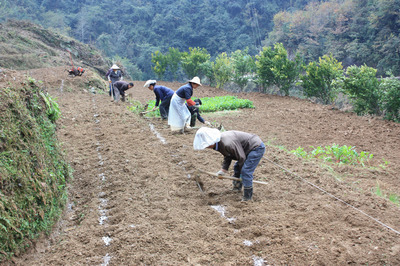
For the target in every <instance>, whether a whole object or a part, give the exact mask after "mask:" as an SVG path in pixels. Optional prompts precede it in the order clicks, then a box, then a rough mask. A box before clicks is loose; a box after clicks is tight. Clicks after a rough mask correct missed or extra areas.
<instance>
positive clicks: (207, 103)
mask: <svg viewBox="0 0 400 266" xmlns="http://www.w3.org/2000/svg"><path fill="white" fill-rule="evenodd" d="M201 102H202V105H201V107H200V112H203V113H211V112H217V111H225V110H237V109H241V108H254V104H253V102H252V101H250V100H248V99H240V98H238V97H236V96H216V97H204V98H201ZM147 104H148V106H147V110H146V111H149V110H151V109H153V108H154V106H155V104H156V101H155V100H150V101H149V102H147ZM146 116H150V117H154V116H160V112H159V111H158V110H156V111H154V112H151V113H147V114H146Z"/></svg>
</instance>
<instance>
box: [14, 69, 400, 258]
mask: <svg viewBox="0 0 400 266" xmlns="http://www.w3.org/2000/svg"><path fill="white" fill-rule="evenodd" d="M63 70H64V68H57V69H51V70H50V71H49V70H32V71H30V75H31V76H33V77H35V78H36V79H40V80H43V81H44V83H45V86H47V88H48V90H49V91H50V93H51V94H52V95H53V96H55V97H57V98H58V102H59V104H60V107H61V110H62V119H60V120H59V122H58V137H59V139H60V141H61V142H62V143H63V145H64V148H65V150H66V152H67V154H68V159H69V161H70V163H71V165H72V167H73V168H74V169H75V172H74V180H73V181H72V182H71V183H70V186H69V195H70V196H69V204H68V206H67V208H66V210H65V215H64V216H63V217H62V219H61V221H60V222H59V224H58V226H57V227H56V228H55V229H54V233H53V234H52V235H51V236H50V237H49V238H43V239H42V240H40V241H39V242H38V243H37V244H36V246H35V247H34V248H33V249H31V250H29V251H28V252H27V254H25V255H21V256H20V257H17V258H14V263H16V264H18V265H27V264H30V265H100V264H103V265H107V264H108V265H264V264H265V265H268V264H269V265H282V264H290V265H343V264H368V265H399V264H400V232H399V231H400V210H399V206H396V205H395V204H394V203H392V202H391V201H389V200H388V199H385V198H384V197H381V196H378V195H377V193H376V190H377V188H378V187H379V188H380V190H381V191H383V193H386V194H387V195H389V194H395V195H400V181H399V174H398V173H399V172H400V140H399V136H400V125H399V124H396V123H392V122H386V121H382V120H381V119H379V118H373V117H358V116H356V115H355V114H353V113H346V112H342V111H340V110H336V109H332V108H331V107H330V106H322V105H317V104H314V103H311V102H309V101H306V100H300V99H296V98H291V97H281V96H271V95H263V94H258V93H250V94H235V95H236V96H238V97H240V98H247V99H250V100H252V101H253V102H254V104H255V106H256V108H255V109H252V110H240V111H238V112H227V113H216V114H203V117H204V118H206V120H209V121H212V122H218V123H222V124H223V126H224V128H225V129H227V130H230V129H232V130H233V129H234V130H242V131H246V132H252V133H255V134H257V135H259V136H260V137H261V138H262V139H263V140H264V142H265V144H266V145H267V149H266V153H265V159H263V160H262V161H261V162H260V165H259V166H258V168H257V169H256V172H255V177H256V179H257V180H260V181H264V182H267V183H268V185H254V193H255V194H254V201H253V202H250V203H242V202H240V199H241V195H240V194H238V193H235V192H232V191H230V189H231V183H230V181H228V180H219V179H214V178H213V177H211V176H207V175H204V174H202V175H201V176H200V178H201V180H202V182H203V183H204V188H205V192H204V194H203V193H202V192H201V191H200V190H199V188H198V187H197V185H196V182H195V181H194V177H195V169H196V168H200V169H204V170H209V171H213V172H216V171H218V170H219V168H220V164H221V162H222V155H220V154H219V153H217V152H215V151H212V150H206V151H196V152H195V151H193V148H192V145H193V144H192V143H193V138H194V132H192V133H187V134H185V135H173V134H171V132H170V129H169V128H168V126H167V125H166V123H165V122H164V121H161V120H160V119H157V118H143V117H140V116H138V115H137V114H134V113H132V112H130V111H128V110H127V108H126V107H127V106H128V105H129V103H122V104H120V105H116V104H114V103H112V102H111V101H110V98H109V97H108V95H106V94H100V93H97V94H93V93H91V92H90V89H89V88H86V89H83V88H82V87H81V86H82V84H83V83H82V82H83V81H84V80H85V78H86V77H85V75H84V76H82V77H77V78H67V77H66V74H65V73H64V72H63ZM21 73H22V72H20V73H14V75H16V76H18V75H19V76H20V77H22V76H23V75H22V74H21ZM44 73H46V76H45V74H44ZM49 73H50V74H49ZM85 74H88V73H85ZM61 80H65V81H64V89H63V91H62V92H61V91H60V90H59V87H60V84H61V83H62V82H61ZM143 84H144V82H140V81H137V82H135V86H134V88H133V89H131V91H130V92H129V91H128V93H130V94H132V97H131V99H133V100H138V101H140V102H142V103H145V102H146V101H148V100H150V99H153V98H154V94H153V93H152V92H150V91H149V90H147V89H145V88H143ZM159 84H162V85H166V86H168V87H170V88H172V89H174V90H177V89H178V88H179V87H180V86H181V85H182V84H180V83H167V82H159ZM227 94H229V93H228V92H225V91H221V90H217V89H215V88H211V87H208V86H203V87H200V88H198V89H197V90H195V92H194V97H212V96H218V95H227ZM153 127H154V130H152V128H153ZM333 144H339V145H351V146H356V150H357V151H359V152H361V151H367V152H370V153H372V154H374V158H373V160H372V161H371V167H365V168H363V167H356V166H348V165H347V166H346V165H341V166H337V165H333V164H329V163H323V162H320V161H310V160H304V159H300V158H297V157H295V156H294V155H292V154H289V153H288V152H287V151H285V150H284V149H282V148H286V149H287V150H292V149H296V148H297V147H299V146H301V147H304V148H305V149H306V150H308V151H310V150H311V148H310V146H325V145H333ZM384 160H385V161H387V162H390V163H389V165H388V166H387V167H386V168H385V169H383V168H382V167H380V166H379V165H380V164H382V163H383V162H384ZM281 167H283V168H285V169H286V170H283V169H282V168H281ZM288 171H290V172H291V173H293V174H295V175H292V174H290V173H289V172H288ZM311 184H313V185H315V186H317V187H318V188H316V187H315V186H313V185H311ZM334 197H337V198H334ZM337 199H340V200H342V201H339V200H337ZM343 201H344V202H345V203H346V204H345V203H344V202H343ZM386 226H387V227H386ZM388 227H389V228H388Z"/></svg>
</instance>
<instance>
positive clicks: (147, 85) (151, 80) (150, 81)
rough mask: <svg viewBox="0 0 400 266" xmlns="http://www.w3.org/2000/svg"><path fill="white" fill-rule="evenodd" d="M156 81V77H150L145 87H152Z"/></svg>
mask: <svg viewBox="0 0 400 266" xmlns="http://www.w3.org/2000/svg"><path fill="white" fill-rule="evenodd" d="M156 83H157V81H156V80H154V79H149V80H148V81H146V83H145V84H144V86H143V87H145V88H148V87H150V85H155V84H156Z"/></svg>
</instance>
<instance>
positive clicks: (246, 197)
mask: <svg viewBox="0 0 400 266" xmlns="http://www.w3.org/2000/svg"><path fill="white" fill-rule="evenodd" d="M252 198H253V187H244V190H243V198H242V201H250V200H251V199H252Z"/></svg>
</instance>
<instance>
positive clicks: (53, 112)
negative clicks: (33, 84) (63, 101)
mask: <svg viewBox="0 0 400 266" xmlns="http://www.w3.org/2000/svg"><path fill="white" fill-rule="evenodd" d="M40 96H42V98H43V100H44V101H45V103H46V106H47V110H46V114H47V116H48V117H49V119H50V121H51V122H53V123H54V122H55V121H57V119H59V118H60V115H61V111H60V108H59V106H58V103H57V102H56V101H55V99H53V98H51V96H50V95H49V94H48V93H46V94H44V93H43V92H40Z"/></svg>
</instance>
